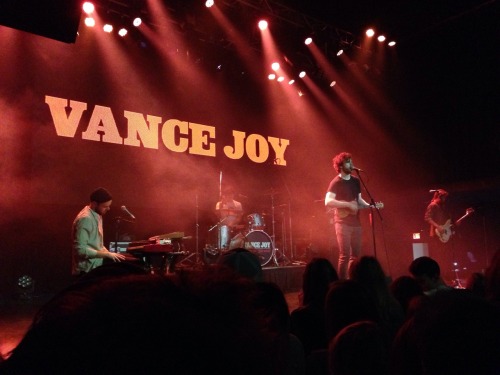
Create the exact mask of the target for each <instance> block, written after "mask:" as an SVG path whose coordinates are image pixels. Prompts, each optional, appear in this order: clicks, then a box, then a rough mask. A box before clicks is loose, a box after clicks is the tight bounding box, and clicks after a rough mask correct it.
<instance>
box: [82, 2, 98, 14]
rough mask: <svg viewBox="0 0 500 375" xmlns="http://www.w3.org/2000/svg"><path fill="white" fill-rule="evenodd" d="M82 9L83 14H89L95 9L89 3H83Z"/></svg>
mask: <svg viewBox="0 0 500 375" xmlns="http://www.w3.org/2000/svg"><path fill="white" fill-rule="evenodd" d="M82 9H83V11H84V12H85V13H87V14H90V13H92V12H93V11H94V9H95V7H94V4H92V3H91V2H89V1H86V2H84V3H83V5H82Z"/></svg>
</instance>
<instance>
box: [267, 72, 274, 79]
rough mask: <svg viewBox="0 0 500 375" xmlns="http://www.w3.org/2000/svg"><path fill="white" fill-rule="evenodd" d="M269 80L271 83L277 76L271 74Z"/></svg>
mask: <svg viewBox="0 0 500 375" xmlns="http://www.w3.org/2000/svg"><path fill="white" fill-rule="evenodd" d="M267 78H268V79H269V80H270V81H272V80H273V79H276V74H274V73H271V74H269V75H268V76H267Z"/></svg>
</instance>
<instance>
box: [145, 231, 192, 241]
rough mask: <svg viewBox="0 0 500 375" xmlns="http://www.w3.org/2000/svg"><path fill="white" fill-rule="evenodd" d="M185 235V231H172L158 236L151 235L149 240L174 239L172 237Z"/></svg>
mask: <svg viewBox="0 0 500 375" xmlns="http://www.w3.org/2000/svg"><path fill="white" fill-rule="evenodd" d="M182 237H184V232H172V233H166V234H159V235H157V236H152V237H149V240H156V239H158V240H165V239H172V238H182Z"/></svg>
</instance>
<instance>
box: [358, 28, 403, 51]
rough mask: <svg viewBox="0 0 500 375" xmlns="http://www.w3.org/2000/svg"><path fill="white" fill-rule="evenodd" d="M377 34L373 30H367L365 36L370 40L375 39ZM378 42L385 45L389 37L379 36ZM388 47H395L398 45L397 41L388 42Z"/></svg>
mask: <svg viewBox="0 0 500 375" xmlns="http://www.w3.org/2000/svg"><path fill="white" fill-rule="evenodd" d="M375 34H376V32H375V30H374V29H373V28H368V29H366V31H365V35H366V36H367V37H368V38H373V37H374V36H375ZM377 40H378V41H379V42H380V43H384V42H387V37H386V36H385V35H384V34H379V35H378V36H377ZM387 45H388V46H389V47H394V46H395V45H396V41H395V40H390V41H389V42H387Z"/></svg>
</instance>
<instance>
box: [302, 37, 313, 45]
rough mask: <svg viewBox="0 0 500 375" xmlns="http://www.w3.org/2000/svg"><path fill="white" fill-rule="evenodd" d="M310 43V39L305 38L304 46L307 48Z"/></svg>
mask: <svg viewBox="0 0 500 375" xmlns="http://www.w3.org/2000/svg"><path fill="white" fill-rule="evenodd" d="M312 42H313V40H312V38H306V40H305V41H304V43H305V44H306V46H308V45H309V44H311V43H312Z"/></svg>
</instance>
